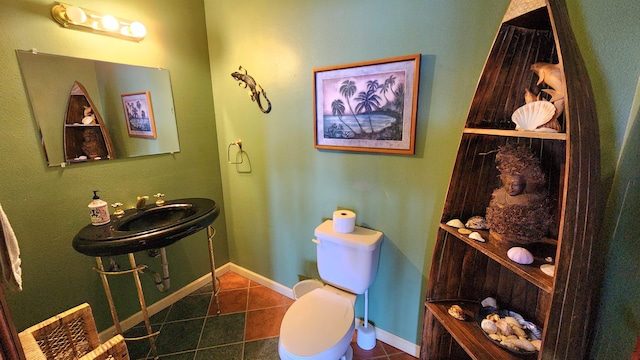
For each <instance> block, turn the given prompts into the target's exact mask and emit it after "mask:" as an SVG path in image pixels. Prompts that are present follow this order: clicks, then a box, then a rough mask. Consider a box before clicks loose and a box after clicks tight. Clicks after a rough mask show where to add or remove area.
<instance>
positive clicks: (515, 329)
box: [509, 324, 527, 338]
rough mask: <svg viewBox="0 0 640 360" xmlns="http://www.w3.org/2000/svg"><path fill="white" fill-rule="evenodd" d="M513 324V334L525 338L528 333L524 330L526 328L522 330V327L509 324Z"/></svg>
mask: <svg viewBox="0 0 640 360" xmlns="http://www.w3.org/2000/svg"><path fill="white" fill-rule="evenodd" d="M509 325H511V330H513V334H514V335H516V336H518V337H519V338H523V337H526V336H527V333H525V332H524V330H522V329H521V328H519V327H517V326H513V324H509Z"/></svg>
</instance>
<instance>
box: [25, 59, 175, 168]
mask: <svg viewBox="0 0 640 360" xmlns="http://www.w3.org/2000/svg"><path fill="white" fill-rule="evenodd" d="M16 52H17V56H18V62H19V63H20V69H21V71H22V76H23V79H24V83H25V86H26V89H27V93H28V96H29V101H30V103H31V109H32V113H33V116H34V118H35V121H36V124H37V127H38V130H39V131H40V134H39V135H40V137H41V140H42V147H43V150H44V152H45V157H46V159H47V164H48V165H49V166H60V165H62V164H64V165H66V164H68V163H70V161H67V158H66V157H65V143H64V142H65V124H66V121H65V120H66V119H65V115H66V113H67V107H68V105H69V104H70V103H71V101H70V98H71V95H70V94H71V91H72V88H73V87H74V84H75V83H76V82H77V83H81V84H82V85H83V87H84V89H86V93H87V94H88V95H89V96H90V98H91V100H92V103H93V105H94V106H95V108H96V109H95V110H96V112H98V113H99V115H100V117H101V118H102V120H103V122H104V129H106V131H107V132H108V137H109V138H110V141H111V143H112V146H113V150H114V156H113V158H116V159H117V158H127V157H135V156H144V155H154V154H164V153H174V152H178V151H180V144H179V142H178V129H177V125H176V119H175V114H174V108H173V93H172V91H171V78H170V76H169V70H166V69H158V68H151V67H143V66H134V65H125V64H117V63H110V62H104V61H96V60H90V59H81V58H74V57H67V56H59V55H51V54H43V53H38V52H35V51H23V50H17V51H16ZM131 94H134V95H135V94H144V95H145V98H146V99H148V100H147V102H148V103H145V102H144V101H143V104H142V106H147V105H148V107H149V110H148V111H150V112H152V117H151V119H152V120H151V121H152V122H153V124H154V125H155V128H154V129H153V130H154V131H153V135H154V136H140V132H136V131H132V128H131V124H132V123H131V122H129V121H130V120H131V119H130V118H131V112H129V113H127V112H126V111H125V107H126V106H127V101H128V99H132V98H133V99H135V98H136V97H135V96H133V97H132V96H131ZM129 105H130V106H131V104H129ZM145 114H146V113H145ZM145 116H146V117H147V118H149V115H145ZM134 130H135V129H134ZM146 130H147V129H142V132H141V133H142V134H145V133H146V132H147V131H146ZM148 132H149V134H150V133H151V131H148Z"/></svg>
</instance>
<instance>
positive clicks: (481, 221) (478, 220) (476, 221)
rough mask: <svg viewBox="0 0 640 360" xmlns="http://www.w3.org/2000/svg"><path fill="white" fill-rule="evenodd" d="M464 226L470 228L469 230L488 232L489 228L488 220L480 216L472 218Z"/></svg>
mask: <svg viewBox="0 0 640 360" xmlns="http://www.w3.org/2000/svg"><path fill="white" fill-rule="evenodd" d="M464 226H465V227H468V228H469V229H476V230H486V229H488V228H489V227H488V226H487V220H485V218H484V217H482V216H479V215H476V216H472V217H470V218H469V220H467V222H466V223H465V224H464Z"/></svg>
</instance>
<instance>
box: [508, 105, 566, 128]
mask: <svg viewBox="0 0 640 360" xmlns="http://www.w3.org/2000/svg"><path fill="white" fill-rule="evenodd" d="M555 112H556V108H555V106H553V104H552V103H550V102H549V101H534V102H530V103H528V104H524V105H523V106H521V107H519V108H518V109H516V111H514V112H513V115H511V121H513V122H514V123H516V130H527V131H533V130H535V129H537V128H538V126H541V125H544V124H546V123H547V122H549V120H551V118H553V115H554V114H555Z"/></svg>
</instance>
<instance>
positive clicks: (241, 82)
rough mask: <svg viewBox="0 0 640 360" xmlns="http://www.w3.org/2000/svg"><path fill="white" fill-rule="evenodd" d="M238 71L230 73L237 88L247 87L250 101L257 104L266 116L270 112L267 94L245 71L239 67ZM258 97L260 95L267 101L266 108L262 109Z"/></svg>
mask: <svg viewBox="0 0 640 360" xmlns="http://www.w3.org/2000/svg"><path fill="white" fill-rule="evenodd" d="M238 70H240V71H235V72H233V73H231V76H232V77H233V78H234V79H236V80H237V81H238V86H240V87H242V88H247V87H249V97H250V98H251V101H255V102H257V103H258V107H259V108H260V111H262V112H263V113H265V114H268V113H269V112H270V111H271V101H269V98H267V93H266V92H265V91H264V89H263V88H262V86H260V85H258V84H257V83H256V81H255V80H254V79H253V77H251V76H250V75H249V74H247V70H246V69H244V68H243V67H242V66H240V67H239V68H238ZM260 95H262V97H263V98H264V99H265V100H266V101H267V105H268V106H267V108H266V109H265V108H264V107H262V103H261V102H260Z"/></svg>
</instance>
